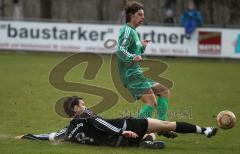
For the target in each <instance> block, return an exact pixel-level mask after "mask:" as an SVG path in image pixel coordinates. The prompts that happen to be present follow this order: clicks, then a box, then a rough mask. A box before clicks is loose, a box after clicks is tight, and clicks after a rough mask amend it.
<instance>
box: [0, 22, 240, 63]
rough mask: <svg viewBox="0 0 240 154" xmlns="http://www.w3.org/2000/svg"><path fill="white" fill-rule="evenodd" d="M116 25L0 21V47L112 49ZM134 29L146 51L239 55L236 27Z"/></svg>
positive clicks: (142, 27) (65, 49)
mask: <svg viewBox="0 0 240 154" xmlns="http://www.w3.org/2000/svg"><path fill="white" fill-rule="evenodd" d="M119 28H120V26H119V25H107V24H80V23H79V24H76V23H44V22H24V21H0V49H2V50H4V49H7V50H32V51H50V52H98V53H113V52H114V51H116V41H117V38H118V32H119ZM137 31H138V32H139V34H140V37H141V39H148V40H151V43H150V44H149V46H148V47H147V48H146V51H145V54H146V55H159V56H161V55H162V56H190V57H228V58H240V29H220V28H199V29H197V30H196V31H195V33H194V34H193V35H192V36H191V38H190V39H189V38H186V37H185V35H184V29H183V28H182V27H162V26H141V27H139V28H138V29H137ZM110 46H111V48H110Z"/></svg>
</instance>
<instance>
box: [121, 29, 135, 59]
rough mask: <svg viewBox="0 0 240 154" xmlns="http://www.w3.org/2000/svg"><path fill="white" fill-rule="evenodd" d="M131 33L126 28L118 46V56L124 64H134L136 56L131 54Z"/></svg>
mask: <svg viewBox="0 0 240 154" xmlns="http://www.w3.org/2000/svg"><path fill="white" fill-rule="evenodd" d="M131 41H132V37H131V31H130V30H129V29H128V28H126V30H125V32H124V33H122V34H121V35H120V36H119V39H118V46H119V49H118V51H117V56H118V57H119V58H120V59H121V60H122V61H124V62H133V59H134V57H136V56H137V55H136V54H132V53H130V52H129V50H130V46H131Z"/></svg>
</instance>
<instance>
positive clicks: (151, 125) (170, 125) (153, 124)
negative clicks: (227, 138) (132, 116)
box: [147, 119, 217, 138]
mask: <svg viewBox="0 0 240 154" xmlns="http://www.w3.org/2000/svg"><path fill="white" fill-rule="evenodd" d="M159 131H174V132H177V133H182V134H186V133H197V134H203V135H205V136H206V137H208V138H211V137H212V136H214V135H215V134H216V133H217V128H216V127H200V126H198V125H193V124H190V123H186V122H169V121H161V120H157V119H148V131H147V133H154V132H159Z"/></svg>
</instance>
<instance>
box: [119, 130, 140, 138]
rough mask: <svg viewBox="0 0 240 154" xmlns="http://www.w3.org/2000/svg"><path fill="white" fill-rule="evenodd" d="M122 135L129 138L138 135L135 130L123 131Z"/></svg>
mask: <svg viewBox="0 0 240 154" xmlns="http://www.w3.org/2000/svg"><path fill="white" fill-rule="evenodd" d="M122 135H123V136H124V137H129V138H137V137H138V135H137V134H136V133H135V132H132V131H123V132H122Z"/></svg>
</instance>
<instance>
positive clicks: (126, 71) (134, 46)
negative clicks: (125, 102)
mask: <svg viewBox="0 0 240 154" xmlns="http://www.w3.org/2000/svg"><path fill="white" fill-rule="evenodd" d="M144 50H145V47H144V46H143V45H142V43H141V41H140V39H139V36H138V33H137V31H136V30H135V28H133V27H131V26H130V25H128V24H126V25H124V26H123V27H122V28H121V29H120V33H119V37H118V47H117V52H116V54H117V61H118V70H119V74H120V78H121V80H122V82H123V84H124V86H126V87H127V88H128V89H129V90H130V92H131V93H132V95H133V96H134V97H135V98H137V99H138V98H139V97H140V96H141V95H143V94H144V91H145V90H146V89H149V88H151V87H152V84H153V82H152V81H151V80H149V79H147V78H145V77H144V76H143V71H142V69H141V66H140V63H139V62H134V61H133V59H134V57H136V56H138V55H141V54H143V52H144Z"/></svg>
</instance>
